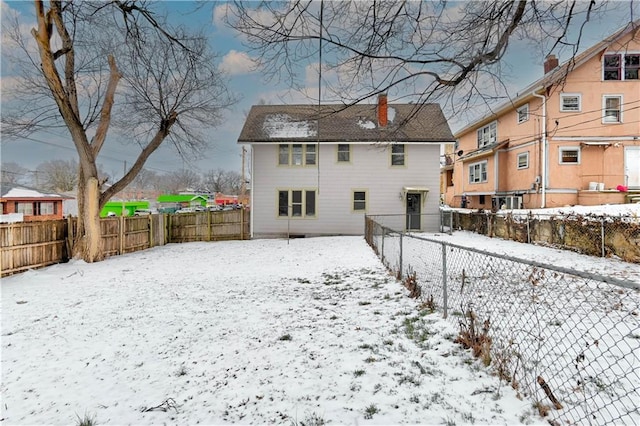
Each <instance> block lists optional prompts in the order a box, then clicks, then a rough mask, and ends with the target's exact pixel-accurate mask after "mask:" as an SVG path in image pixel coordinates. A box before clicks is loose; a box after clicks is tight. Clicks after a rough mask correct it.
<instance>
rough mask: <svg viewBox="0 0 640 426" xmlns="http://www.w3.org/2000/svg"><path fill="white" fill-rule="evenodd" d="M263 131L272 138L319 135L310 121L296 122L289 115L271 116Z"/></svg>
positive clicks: (267, 118)
mask: <svg viewBox="0 0 640 426" xmlns="http://www.w3.org/2000/svg"><path fill="white" fill-rule="evenodd" d="M262 130H264V132H265V134H266V135H267V136H268V137H269V138H271V139H274V138H308V137H312V136H316V135H317V130H316V129H314V128H313V127H312V126H311V124H310V123H309V121H307V120H302V121H296V120H294V119H293V118H292V117H291V116H290V115H288V114H269V115H267V117H266V118H265V120H264V123H263V125H262Z"/></svg>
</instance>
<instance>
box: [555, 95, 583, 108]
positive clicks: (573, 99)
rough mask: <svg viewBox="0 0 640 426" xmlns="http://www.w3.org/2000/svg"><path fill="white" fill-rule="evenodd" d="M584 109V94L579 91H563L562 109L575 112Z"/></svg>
mask: <svg viewBox="0 0 640 426" xmlns="http://www.w3.org/2000/svg"><path fill="white" fill-rule="evenodd" d="M581 110H582V95H580V94H579V93H562V94H561V95H560V111H562V112H575V111H581Z"/></svg>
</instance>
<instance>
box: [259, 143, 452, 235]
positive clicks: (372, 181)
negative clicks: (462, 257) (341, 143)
mask: <svg viewBox="0 0 640 426" xmlns="http://www.w3.org/2000/svg"><path fill="white" fill-rule="evenodd" d="M276 150H277V145H257V144H256V145H253V147H252V168H253V171H252V176H253V180H252V188H251V194H252V201H251V211H252V213H253V224H252V226H253V228H252V229H253V231H254V236H255V237H275V236H283V235H285V234H286V233H287V230H289V232H290V234H291V235H361V234H363V233H364V214H365V213H366V214H369V215H375V214H404V213H405V202H406V200H405V199H404V194H403V191H404V190H405V188H412V187H420V188H428V189H429V192H428V193H426V194H425V195H426V200H423V205H422V211H424V212H431V213H437V211H438V208H439V200H440V194H439V179H440V163H439V161H440V145H439V144H428V145H427V144H423V145H410V146H408V149H407V155H406V157H405V162H406V166H405V167H401V168H399V167H393V168H392V167H390V165H389V156H390V153H389V152H388V151H387V149H381V148H380V147H379V146H377V145H372V144H352V145H351V164H349V165H345V164H342V163H337V162H336V161H335V158H336V145H335V144H326V145H321V146H320V149H319V150H318V157H319V160H320V161H319V164H320V169H319V173H318V169H317V168H309V167H306V168H303V169H297V170H296V171H295V179H294V180H293V181H292V178H291V173H287V170H283V169H282V168H278V167H274V164H273V162H269V161H262V160H263V159H266V158H275V157H276ZM289 172H290V171H289ZM318 175H319V178H318ZM257 177H258V178H257ZM287 190H289V192H291V191H298V190H302V191H305V190H316V199H315V215H314V216H313V217H309V216H308V215H298V214H297V211H298V210H296V213H294V214H291V215H289V216H287V215H286V214H284V215H282V216H281V215H279V202H278V199H279V197H278V194H279V191H287ZM354 192H365V193H366V201H365V203H366V209H365V210H362V211H357V210H354V198H353V194H354ZM290 197H291V196H290ZM289 201H291V200H289ZM303 207H304V206H303ZM290 208H291V209H293V207H290ZM296 209H297V207H296ZM302 211H304V210H302ZM423 221H425V222H423V228H424V229H430V230H437V228H438V225H439V222H438V221H439V217H438V216H437V215H434V216H429V217H427V216H425V217H424V218H423Z"/></svg>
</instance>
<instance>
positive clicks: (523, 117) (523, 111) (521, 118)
mask: <svg viewBox="0 0 640 426" xmlns="http://www.w3.org/2000/svg"><path fill="white" fill-rule="evenodd" d="M516 113H517V114H518V124H520V123H524V122H525V121H529V104H524V105H522V106H521V107H520V108H518V109H517V110H516Z"/></svg>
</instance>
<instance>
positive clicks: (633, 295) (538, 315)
mask: <svg viewBox="0 0 640 426" xmlns="http://www.w3.org/2000/svg"><path fill="white" fill-rule="evenodd" d="M365 220H366V225H365V232H366V234H365V236H366V239H367V242H368V243H369V245H370V246H371V247H372V248H373V250H374V251H375V252H376V253H377V255H378V256H379V257H380V258H381V260H382V262H383V263H384V264H385V265H386V266H387V267H388V268H389V269H390V270H391V271H393V272H394V273H395V274H396V276H398V277H399V278H404V277H407V276H412V275H413V274H415V278H416V279H417V282H418V284H419V286H420V290H421V295H420V298H421V302H422V304H423V306H431V307H433V308H435V309H438V310H441V311H442V313H443V315H444V316H445V318H447V319H448V320H449V321H451V322H453V323H455V324H456V325H459V326H460V336H466V337H467V340H469V338H470V339H471V340H472V343H473V342H475V345H474V344H471V345H469V346H470V347H473V350H474V353H475V352H476V351H477V353H475V354H476V355H477V356H479V358H480V359H482V361H483V362H484V363H485V364H486V365H491V366H492V368H493V370H494V371H495V373H496V375H497V376H499V377H500V378H501V379H502V380H504V381H506V382H507V383H509V385H510V386H511V387H512V388H513V389H515V391H516V392H517V393H518V395H520V396H521V397H522V398H523V399H525V398H526V399H529V400H531V401H532V403H533V404H534V405H535V406H536V407H537V408H538V411H539V412H540V414H541V415H543V416H546V418H547V419H549V422H550V423H551V424H557V425H560V424H598V425H600V424H640V408H639V401H640V283H638V282H632V281H624V280H620V279H614V278H611V277H605V276H599V275H596V274H591V273H585V272H581V271H576V270H570V269H566V268H560V267H555V266H553V265H546V264H541V263H537V262H535V261H526V260H521V259H516V258H513V257H510V256H505V255H497V254H489V253H485V252H483V251H481V250H477V249H473V248H466V247H462V246H458V245H455V244H451V243H447V242H443V241H438V240H435V239H430V238H428V237H426V236H424V235H416V234H407V233H405V232H397V231H394V230H393V229H391V228H389V227H386V226H383V225H381V224H380V223H379V222H377V220H376V218H375V217H367V218H366V219H365ZM459 338H460V337H459Z"/></svg>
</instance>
